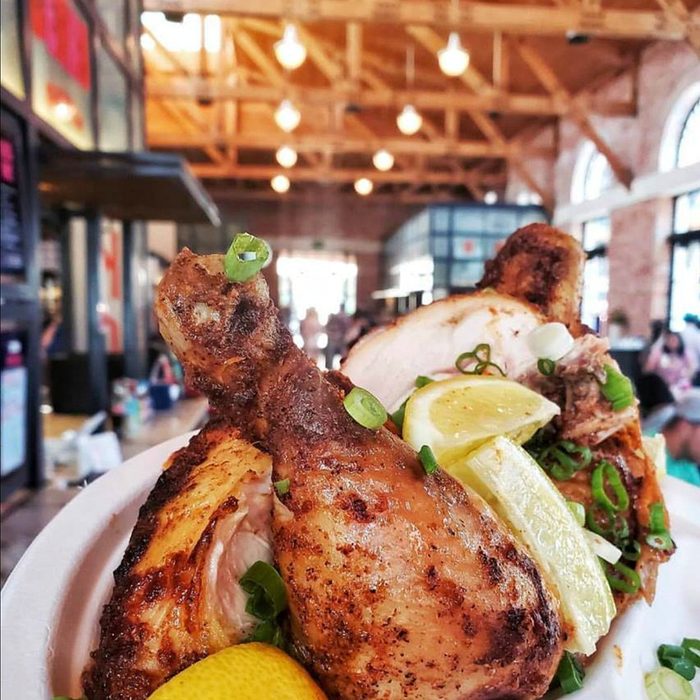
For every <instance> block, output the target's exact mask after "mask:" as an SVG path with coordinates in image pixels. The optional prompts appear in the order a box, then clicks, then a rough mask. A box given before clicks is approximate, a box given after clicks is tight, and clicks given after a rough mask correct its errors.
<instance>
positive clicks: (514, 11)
mask: <svg viewBox="0 0 700 700" xmlns="http://www.w3.org/2000/svg"><path fill="white" fill-rule="evenodd" d="M143 4H144V9H145V10H157V11H170V12H196V13H199V14H218V15H236V16H240V17H263V18H264V17H267V18H271V17H275V18H279V19H283V18H287V19H293V20H296V21H301V22H305V21H308V22H317V21H320V20H330V21H337V22H372V23H376V24H402V25H414V24H422V25H426V26H434V27H442V28H445V29H449V28H453V27H457V28H459V29H463V30H466V31H469V32H481V33H484V32H485V33H487V34H492V33H493V32H494V31H502V32H508V33H512V34H529V35H548V36H563V35H564V34H566V32H567V31H574V32H578V33H581V34H588V35H591V36H605V37H613V38H619V39H635V38H636V39H668V40H676V41H680V40H683V39H685V38H686V37H687V35H688V31H689V29H690V27H689V23H686V22H683V21H681V20H679V19H677V18H676V17H675V16H672V15H669V14H667V13H666V12H663V11H650V10H640V9H619V8H598V10H597V11H594V12H590V11H586V10H585V9H584V7H583V5H582V4H577V5H565V6H561V7H552V5H550V4H547V3H544V2H543V3H542V4H539V5H534V4H533V5H530V4H526V5H522V4H515V3H498V4H494V3H487V2H468V1H467V0H462V2H460V3H459V4H458V5H457V4H454V5H448V4H447V3H441V2H435V1H434V0H412V1H411V2H406V1H405V0H403V1H402V0H354V1H353V2H348V0H296V2H293V3H290V2H289V1H288V0H255V2H251V0H145V1H144V3H143Z"/></svg>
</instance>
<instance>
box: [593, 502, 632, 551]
mask: <svg viewBox="0 0 700 700" xmlns="http://www.w3.org/2000/svg"><path fill="white" fill-rule="evenodd" d="M586 527H587V528H588V529H589V530H590V531H591V532H595V533H596V535H600V536H601V537H605V539H607V540H609V541H610V542H613V543H614V544H617V543H618V542H619V543H622V542H625V541H626V540H627V538H628V537H629V534H630V528H629V523H628V522H627V520H625V518H624V517H623V516H622V515H620V514H619V513H614V512H612V511H610V510H608V509H607V508H604V507H603V506H602V505H601V504H600V503H594V504H593V505H592V506H591V507H590V508H589V509H588V510H587V511H586Z"/></svg>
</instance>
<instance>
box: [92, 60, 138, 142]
mask: <svg viewBox="0 0 700 700" xmlns="http://www.w3.org/2000/svg"><path fill="white" fill-rule="evenodd" d="M97 59H98V61H97V89H98V109H99V118H100V133H99V149H100V150H101V151H128V150H129V127H128V124H129V117H130V114H129V112H128V110H127V105H128V102H127V86H126V79H125V78H124V75H123V73H122V72H121V70H119V68H118V67H117V64H116V63H115V62H114V61H113V60H112V59H111V57H110V56H109V54H108V53H107V52H106V51H105V50H104V49H103V48H101V47H100V49H99V50H98V52H97Z"/></svg>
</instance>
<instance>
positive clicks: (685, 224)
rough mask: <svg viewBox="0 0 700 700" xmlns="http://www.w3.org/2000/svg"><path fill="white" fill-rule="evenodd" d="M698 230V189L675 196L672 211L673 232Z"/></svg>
mask: <svg viewBox="0 0 700 700" xmlns="http://www.w3.org/2000/svg"><path fill="white" fill-rule="evenodd" d="M688 231H700V190H693V191H692V192H688V193H687V194H682V195H680V197H676V205H675V207H674V211H673V232H674V233H687V232H688Z"/></svg>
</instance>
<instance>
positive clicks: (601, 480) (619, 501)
mask: <svg viewBox="0 0 700 700" xmlns="http://www.w3.org/2000/svg"><path fill="white" fill-rule="evenodd" d="M606 486H607V487H609V488H610V490H611V491H612V493H613V495H614V497H615V500H612V499H611V498H610V496H608V494H607V490H606ZM591 491H592V492H593V498H595V500H596V502H597V503H600V505H601V506H603V508H606V509H607V510H610V511H614V512H616V513H619V512H621V511H623V510H627V508H629V504H630V497H629V494H628V493H627V489H626V488H625V486H624V484H623V483H622V479H621V478H620V474H619V472H618V471H617V469H615V467H614V466H613V465H612V464H610V462H607V461H605V460H603V461H602V462H600V464H599V465H598V466H597V467H596V468H595V470H594V471H593V474H592V475H591Z"/></svg>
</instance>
